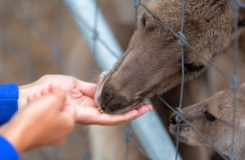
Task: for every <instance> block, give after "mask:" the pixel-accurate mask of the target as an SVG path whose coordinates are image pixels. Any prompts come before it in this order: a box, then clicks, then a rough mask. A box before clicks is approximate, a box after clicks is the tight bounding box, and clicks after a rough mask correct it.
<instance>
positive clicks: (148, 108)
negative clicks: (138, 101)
mask: <svg viewBox="0 0 245 160" xmlns="http://www.w3.org/2000/svg"><path fill="white" fill-rule="evenodd" d="M152 109H153V106H152V105H151V104H146V105H143V106H141V107H140V108H138V109H137V111H138V112H139V114H140V116H141V115H143V114H145V113H146V112H149V111H151V110H152Z"/></svg>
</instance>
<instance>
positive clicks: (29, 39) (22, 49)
mask: <svg viewBox="0 0 245 160" xmlns="http://www.w3.org/2000/svg"><path fill="white" fill-rule="evenodd" d="M146 1H147V0H146ZM98 4H99V7H100V8H101V10H102V12H103V14H104V16H105V18H106V20H107V21H108V23H109V25H110V27H111V29H112V31H113V33H114V34H115V36H116V38H117V40H118V41H119V43H120V45H121V46H122V48H123V49H124V50H125V49H126V48H127V45H128V43H129V40H130V37H131V35H132V34H133V31H134V28H135V10H134V7H133V5H132V2H131V0H123V1H122V0H98ZM81 12H82V11H81ZM239 43H240V59H239V61H240V64H239V67H240V68H239V78H240V81H241V82H244V81H245V76H244V66H245V63H244V62H245V56H244V53H245V31H244V30H243V31H241V34H240V37H239ZM232 50H233V48H232V45H231V46H230V48H227V50H226V51H225V52H224V53H223V54H222V55H221V56H220V58H219V59H216V60H215V63H216V64H217V65H218V66H220V67H221V68H222V69H223V70H224V71H225V72H227V73H230V71H231V66H232V64H231V62H230V59H231V56H232V54H231V53H232ZM100 72H101V70H100V69H99V67H98V65H97V64H96V63H95V61H94V57H93V54H92V52H91V49H90V48H89V47H88V45H87V43H86V41H85V39H84V37H83V35H82V33H81V32H80V31H79V29H78V27H77V25H76V23H75V21H74V19H73V17H72V14H71V12H70V11H69V9H68V8H67V7H66V5H65V4H64V3H63V2H62V0H42V1H40V0H21V1H19V0H0V83H10V82H15V83H18V84H19V85H22V84H27V83H29V82H32V81H35V80H37V79H38V78H40V77H41V76H43V75H45V74H66V75H71V76H74V77H77V78H79V79H82V80H85V81H89V82H97V80H98V76H99V74H100ZM210 80H211V83H209V84H208V85H207V81H208V82H210ZM207 86H209V87H207ZM227 86H228V85H227V84H226V83H225V81H224V80H223V79H222V78H221V77H219V76H217V75H216V73H215V72H214V71H213V70H212V68H211V69H209V70H208V71H206V73H205V74H204V75H203V76H202V77H200V78H198V80H196V81H195V82H192V83H187V84H186V90H185V106H188V105H190V104H193V103H196V102H198V101H200V100H202V99H205V98H207V97H209V96H210V95H212V93H214V92H216V91H218V90H220V89H223V88H225V87H227ZM196 88H200V89H199V91H200V92H199V93H198V94H197V93H196ZM210 89H211V90H210ZM178 92H179V89H178V88H175V89H173V90H172V91H170V92H169V93H167V94H165V95H164V96H165V97H166V99H168V101H169V102H171V104H172V105H173V106H177V105H175V104H177V103H178V101H177V99H178V98H177V99H176V97H178V96H176V95H178ZM153 102H154V104H155V106H156V109H157V111H158V113H159V114H160V115H161V118H162V121H163V123H164V124H166V125H167V126H168V117H169V115H170V114H171V113H170V112H169V111H168V110H167V109H166V108H165V109H164V106H163V104H161V103H160V102H159V100H157V99H156V98H153ZM129 139H130V140H129ZM156 145H157V144H156ZM127 151H128V152H127ZM181 153H182V155H183V157H184V158H183V159H187V160H189V159H196V158H197V157H198V158H199V159H200V160H208V159H212V157H213V156H212V155H213V153H212V151H210V149H206V148H205V147H204V148H203V147H202V148H196V147H189V146H186V145H181ZM190 153H191V154H190ZM22 159H23V160H44V159H45V160H90V159H92V160H124V159H129V160H144V159H148V158H147V156H146V155H145V154H144V151H143V150H142V149H141V147H140V145H139V143H138V142H137V138H136V136H135V135H134V133H133V132H131V129H130V127H129V126H128V125H122V126H117V127H100V126H81V125H79V126H77V127H76V129H75V131H74V132H73V133H72V134H71V135H69V137H68V139H67V141H66V143H65V145H63V146H60V147H45V148H41V149H36V150H33V151H31V152H29V153H26V154H24V155H23V156H22ZM213 159H214V158H213Z"/></svg>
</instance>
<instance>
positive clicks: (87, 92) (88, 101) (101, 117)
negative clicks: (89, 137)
mask: <svg viewBox="0 0 245 160" xmlns="http://www.w3.org/2000/svg"><path fill="white" fill-rule="evenodd" d="M80 89H81V92H82V93H83V94H82V95H81V97H80V102H79V101H78V102H79V103H77V104H76V121H77V122H78V123H80V124H98V125H118V124H121V123H126V122H129V121H131V120H134V119H136V118H138V117H140V116H141V115H143V114H144V113H146V112H148V111H150V110H152V105H150V104H146V105H144V106H141V107H140V108H138V109H134V110H132V111H130V112H127V113H124V114H122V115H109V114H104V113H103V114H101V113H100V112H99V111H98V108H97V106H96V104H95V101H94V96H95V92H96V85H95V84H92V83H86V82H82V83H81V84H80Z"/></svg>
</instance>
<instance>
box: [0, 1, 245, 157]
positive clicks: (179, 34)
mask: <svg viewBox="0 0 245 160" xmlns="http://www.w3.org/2000/svg"><path fill="white" fill-rule="evenodd" d="M94 1H95V2H96V4H97V5H96V9H95V15H96V18H95V21H94V25H93V26H89V25H88V24H87V23H86V21H84V20H83V19H81V18H79V20H80V21H81V22H82V23H84V25H85V26H86V27H87V28H88V29H89V31H91V32H92V33H93V42H94V43H93V47H92V51H93V52H94V54H96V53H97V52H96V44H97V43H101V44H102V45H104V47H105V48H106V49H108V51H109V52H110V53H111V54H112V55H113V56H115V57H117V58H118V57H119V56H120V55H118V54H116V53H115V52H114V51H113V50H112V49H111V47H110V46H109V45H108V44H107V43H106V42H105V41H104V40H103V38H102V36H101V35H99V34H98V32H97V27H98V13H99V12H98V10H99V4H98V2H97V0H94ZM230 1H231V2H232V3H231V7H232V8H233V12H234V13H236V16H235V18H234V19H233V30H234V31H235V32H234V50H233V59H232V64H233V65H232V73H231V74H230V75H227V74H225V72H224V71H223V70H222V69H220V68H219V67H218V66H216V65H215V64H214V63H213V62H212V61H211V60H208V59H206V58H205V57H204V56H203V54H202V53H201V52H200V51H198V50H197V49H195V48H194V47H193V46H192V45H191V44H190V43H189V42H188V40H187V39H186V37H185V32H184V31H185V6H186V3H187V1H186V0H179V2H178V3H179V5H180V15H179V19H180V28H179V31H175V30H174V29H172V28H171V26H169V24H167V23H166V21H165V20H164V19H162V18H161V17H160V15H157V14H156V13H154V11H151V10H150V9H149V8H148V7H147V6H146V5H145V4H143V3H142V2H141V0H132V5H133V6H134V9H135V25H136V29H137V21H138V19H137V17H138V10H139V7H142V8H143V9H144V10H145V11H147V12H148V13H149V14H150V15H151V16H152V17H153V18H154V19H156V20H157V21H159V22H160V23H161V25H162V27H163V28H164V29H165V31H166V32H168V31H169V32H171V33H172V34H173V36H175V37H176V41H177V42H178V44H179V48H180V53H179V55H180V57H181V66H180V69H181V74H180V76H181V79H180V80H181V81H180V97H179V105H178V107H172V106H171V105H170V104H168V103H167V101H166V100H164V98H163V97H161V96H159V99H160V100H161V102H163V103H164V104H165V105H166V106H167V107H168V108H169V109H170V110H171V111H172V112H173V113H176V122H177V131H176V133H177V137H176V156H175V160H177V159H178V153H179V143H180V142H179V136H180V135H179V131H180V122H181V121H184V122H185V123H186V124H187V125H189V126H190V127H191V128H192V129H193V131H194V132H195V133H196V134H197V135H198V136H199V137H200V138H201V139H203V141H204V142H206V143H207V144H209V145H210V146H211V147H212V148H213V149H214V150H215V151H216V152H217V153H218V154H219V155H220V156H221V157H222V158H223V159H225V160H228V159H229V160H236V159H237V158H236V157H235V154H234V146H235V145H236V144H235V137H236V124H237V117H236V111H237V102H236V93H237V90H238V87H239V80H238V78H237V68H238V66H237V64H238V56H239V49H238V17H237V15H238V12H239V8H240V7H244V8H245V4H244V2H242V1H241V0H230ZM11 3H13V5H17V6H18V8H19V9H20V11H21V13H20V14H22V15H23V17H24V21H25V22H26V24H27V25H28V27H29V30H35V31H36V32H37V33H38V35H39V37H40V39H41V41H43V42H44V43H45V44H46V46H47V47H48V48H49V49H50V51H51V52H52V54H53V56H54V58H55V59H56V65H57V66H56V68H57V70H58V72H61V71H62V62H63V53H62V42H61V40H62V39H63V37H62V34H61V33H62V32H64V31H63V30H64V29H63V28H62V26H63V12H62V10H61V6H62V5H63V1H62V0H57V3H58V9H57V17H56V18H57V28H56V31H57V32H56V38H55V39H56V40H55V42H52V41H51V38H50V37H49V35H48V34H46V33H45V32H44V31H42V30H41V29H40V27H39V26H38V24H37V23H36V20H35V19H36V18H35V17H34V16H33V13H32V8H31V6H29V7H28V9H26V8H23V6H22V5H21V2H20V1H17V0H11ZM74 16H75V17H77V16H76V15H74ZM6 30H7V29H6V28H5V27H4V26H1V28H0V36H1V39H0V40H1V41H0V44H1V45H2V46H3V48H4V49H6V52H7V53H9V54H14V55H15V54H20V53H23V49H17V48H16V47H14V46H12V45H11V42H10V40H9V36H8V33H7V31H6ZM27 36H28V37H27V39H28V40H27V47H26V49H25V51H24V52H26V53H27V54H26V55H25V56H24V57H25V60H26V62H25V64H26V70H27V71H28V75H29V79H30V80H34V79H35V78H36V76H35V70H34V69H33V67H32V60H31V58H30V56H31V52H32V48H31V46H32V45H31V43H32V39H31V35H30V33H29V34H28V35H27ZM185 48H189V49H191V50H192V51H193V53H195V54H196V55H197V56H198V57H199V58H200V59H202V60H205V61H206V62H207V64H208V66H209V67H212V68H213V69H214V70H215V71H216V72H217V73H218V74H219V75H220V76H221V77H222V78H223V79H224V80H226V81H227V82H229V83H230V86H231V91H232V97H233V98H232V101H233V102H232V105H233V117H232V128H233V129H232V137H231V142H232V147H231V148H230V154H229V155H228V157H227V156H225V155H223V153H222V152H221V151H220V150H219V147H218V146H216V145H215V144H214V143H213V142H212V141H211V140H210V139H208V138H207V137H205V136H203V135H202V133H201V132H200V131H199V130H198V129H196V127H195V126H193V125H192V123H191V122H189V121H188V120H187V119H186V118H185V116H184V115H183V112H182V108H183V95H184V87H185V83H184V82H185V66H184V62H185V58H184V57H185V52H184V51H185ZM60 69H61V70H60ZM175 108H176V109H175ZM124 133H125V157H124V159H125V160H128V157H129V144H130V143H134V144H135V145H136V146H137V147H138V148H139V150H140V151H141V152H142V154H143V155H144V156H145V157H147V158H149V157H150V155H146V154H145V153H144V151H143V150H142V149H141V147H140V145H139V144H138V143H137V142H135V140H134V139H133V138H132V131H131V129H128V128H126V129H125V130H124ZM87 147H88V146H87ZM83 153H84V154H85V157H86V158H84V159H86V160H87V159H90V158H91V157H90V155H88V150H87V148H83ZM149 159H150V158H149Z"/></svg>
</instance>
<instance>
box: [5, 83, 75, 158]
mask: <svg viewBox="0 0 245 160" xmlns="http://www.w3.org/2000/svg"><path fill="white" fill-rule="evenodd" d="M41 96H42V97H41V98H38V97H37V98H38V99H37V100H34V101H33V102H32V103H31V104H30V105H28V106H27V107H25V108H24V109H22V110H21V111H20V112H19V113H17V114H16V116H14V118H13V119H12V120H11V121H10V122H9V123H8V124H6V125H5V126H3V128H2V129H1V130H0V134H2V135H3V136H4V137H5V138H6V139H8V140H9V141H10V142H11V144H13V146H15V147H16V149H17V150H18V151H19V152H20V153H22V152H24V151H27V150H30V149H33V148H36V147H40V146H44V145H54V144H59V143H61V142H63V140H64V138H65V136H67V134H68V133H70V132H71V131H72V130H73V128H74V123H75V109H74V108H73V107H67V106H65V105H64V104H65V102H66V93H65V92H64V91H63V90H61V89H59V88H53V87H50V88H48V89H46V90H45V93H44V92H42V93H41Z"/></svg>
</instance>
